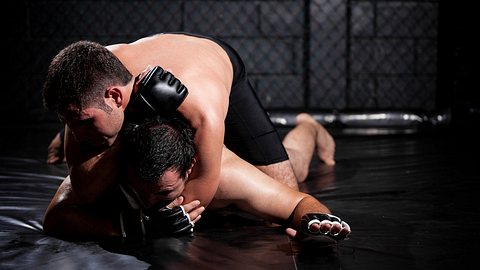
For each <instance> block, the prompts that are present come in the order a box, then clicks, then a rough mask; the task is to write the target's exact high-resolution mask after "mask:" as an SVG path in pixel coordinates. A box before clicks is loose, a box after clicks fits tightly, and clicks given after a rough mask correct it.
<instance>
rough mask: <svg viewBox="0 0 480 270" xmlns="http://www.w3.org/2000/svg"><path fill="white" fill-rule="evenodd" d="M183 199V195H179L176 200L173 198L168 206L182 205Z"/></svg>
mask: <svg viewBox="0 0 480 270" xmlns="http://www.w3.org/2000/svg"><path fill="white" fill-rule="evenodd" d="M183 200H184V198H183V196H179V197H177V198H176V199H175V200H173V201H172V202H171V203H169V204H168V205H167V206H166V207H167V208H174V207H177V206H180V205H182V203H183ZM185 211H186V212H188V210H187V209H185Z"/></svg>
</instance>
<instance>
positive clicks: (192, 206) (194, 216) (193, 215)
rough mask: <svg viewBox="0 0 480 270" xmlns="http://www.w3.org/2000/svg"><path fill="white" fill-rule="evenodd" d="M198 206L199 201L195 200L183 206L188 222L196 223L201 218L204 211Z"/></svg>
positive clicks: (203, 208)
mask: <svg viewBox="0 0 480 270" xmlns="http://www.w3.org/2000/svg"><path fill="white" fill-rule="evenodd" d="M199 205H200V201H199V200H195V201H192V202H189V203H187V204H185V205H183V208H184V209H185V212H186V213H187V214H188V216H189V217H190V220H191V221H192V222H193V223H196V222H197V221H198V220H199V219H200V218H201V217H202V213H203V211H205V207H203V206H200V207H199Z"/></svg>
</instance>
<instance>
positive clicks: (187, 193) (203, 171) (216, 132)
mask: <svg viewBox="0 0 480 270" xmlns="http://www.w3.org/2000/svg"><path fill="white" fill-rule="evenodd" d="M202 123H203V124H202V125H201V126H202V128H198V129H197V131H196V134H195V146H196V151H197V155H196V163H195V165H194V168H193V171H192V174H191V176H190V177H189V179H188V181H187V183H186V186H185V190H184V193H183V195H184V197H185V202H187V203H188V202H191V201H192V200H199V201H200V204H201V206H204V207H207V206H208V204H209V203H210V202H211V201H212V199H213V197H214V196H215V193H216V191H217V188H218V185H219V183H220V180H219V176H220V166H221V161H222V151H223V134H224V129H223V125H218V124H217V123H212V119H209V120H205V121H203V122H202Z"/></svg>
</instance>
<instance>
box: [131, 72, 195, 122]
mask: <svg viewBox="0 0 480 270" xmlns="http://www.w3.org/2000/svg"><path fill="white" fill-rule="evenodd" d="M187 95H188V89H187V88H186V87H185V86H184V85H183V84H182V83H181V82H180V81H179V80H178V79H177V78H175V76H174V75H173V74H172V73H170V72H168V71H166V70H164V69H162V68H161V67H159V66H156V67H154V68H153V69H151V70H150V71H148V72H147V74H146V75H145V77H143V79H142V80H141V81H140V83H139V86H138V90H137V92H135V93H134V94H133V95H132V98H131V100H130V102H129V104H128V106H127V110H126V117H127V118H128V119H129V120H130V121H132V122H138V121H141V120H143V119H145V118H150V117H154V116H155V115H158V114H172V113H174V112H175V111H176V110H177V108H178V107H179V106H180V104H182V102H183V101H184V100H185V98H186V97H187Z"/></svg>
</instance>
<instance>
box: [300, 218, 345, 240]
mask: <svg viewBox="0 0 480 270" xmlns="http://www.w3.org/2000/svg"><path fill="white" fill-rule="evenodd" d="M315 223H316V224H319V225H320V226H321V225H322V224H324V223H329V224H331V225H332V226H331V227H330V230H329V231H326V232H322V231H321V229H319V230H318V231H315V230H313V228H312V225H313V224H315ZM334 225H337V226H338V225H339V226H340V228H341V229H340V230H339V231H338V232H336V233H333V232H332V231H331V229H332V228H333V227H334ZM301 231H302V232H303V233H305V234H308V235H313V236H318V235H325V236H328V237H330V238H332V239H334V240H342V239H345V238H346V237H347V236H348V235H349V234H350V232H351V230H350V226H349V225H348V224H347V223H346V222H345V221H342V220H341V219H340V218H339V217H337V216H334V215H331V214H321V213H310V214H306V215H304V216H303V217H302V221H301Z"/></svg>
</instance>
